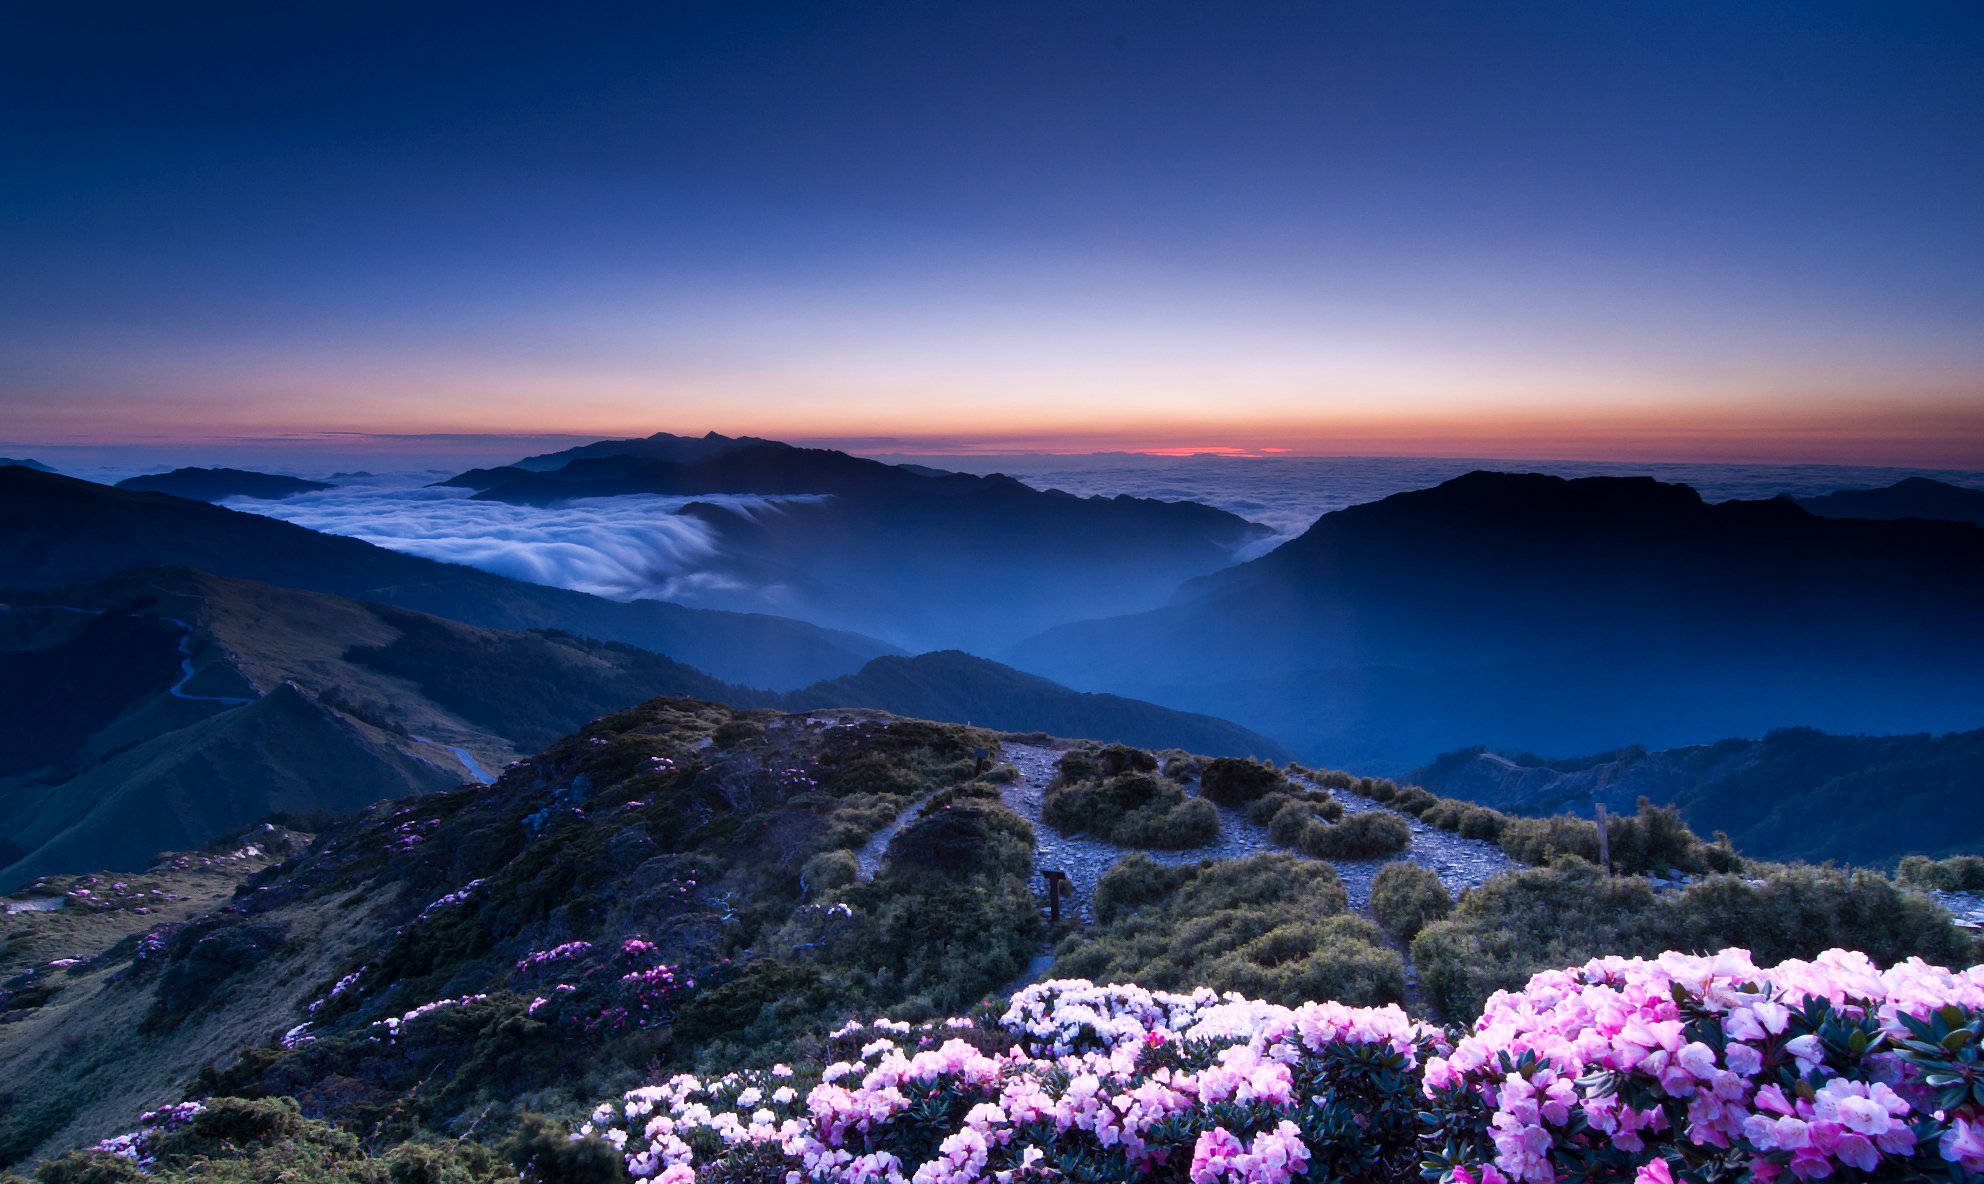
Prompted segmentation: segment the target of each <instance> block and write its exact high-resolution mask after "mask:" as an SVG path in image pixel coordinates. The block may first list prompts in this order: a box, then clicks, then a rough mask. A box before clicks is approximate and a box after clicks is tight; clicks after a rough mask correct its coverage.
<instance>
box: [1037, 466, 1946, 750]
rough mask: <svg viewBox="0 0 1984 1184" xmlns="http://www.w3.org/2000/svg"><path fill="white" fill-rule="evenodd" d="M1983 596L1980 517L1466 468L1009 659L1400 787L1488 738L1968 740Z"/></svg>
mask: <svg viewBox="0 0 1984 1184" xmlns="http://www.w3.org/2000/svg"><path fill="white" fill-rule="evenodd" d="M1876 572H1878V573H1880V575H1879V578H1878V579H1875V578H1869V573H1876ZM1980 584H1984V530H1980V529H1979V528H1978V527H1976V526H1973V525H1970V524H1968V523H1953V522H1921V521H1897V522H1870V521H1861V520H1834V519H1828V518H1821V517H1818V516H1816V515H1813V514H1810V513H1808V512H1806V511H1805V510H1803V509H1801V508H1799V507H1798V506H1797V505H1795V504H1793V503H1791V502H1790V501H1788V500H1782V499H1780V500H1776V501H1769V502H1729V503H1724V504H1721V505H1709V504H1707V503H1704V502H1703V501H1702V500H1701V498H1700V497H1699V496H1698V495H1696V493H1695V492H1694V491H1693V490H1691V489H1689V488H1687V487H1685V486H1679V485H1665V484H1661V483H1659V482H1655V481H1653V480H1651V479H1647V478H1630V479H1628V478H1585V479H1580V480H1575V481H1570V480H1564V479H1561V478H1556V477H1545V476H1538V475H1534V474H1530V475H1522V474H1507V473H1474V474H1470V475H1468V476H1464V477H1460V478H1456V479H1454V480H1452V481H1449V482H1447V483H1445V484H1443V485H1440V486H1438V487H1436V488H1433V489H1427V490H1421V491H1417V492H1412V493H1405V494H1399V495H1396V496H1393V497H1389V498H1386V499H1384V500H1382V501H1378V502H1373V503H1369V504H1366V505H1360V506H1355V507H1351V508H1349V509H1345V510H1341V511H1338V512H1336V513H1333V514H1327V515H1325V516H1323V517H1322V518H1321V519H1319V520H1318V521H1317V523H1316V524H1315V526H1313V527H1312V528H1310V530H1309V531H1308V532H1306V533H1305V534H1303V535H1302V536H1300V537H1299V538H1296V539H1294V540H1292V541H1290V542H1289V543H1287V544H1284V545H1283V546H1282V547H1280V548H1278V549H1277V550H1275V551H1273V552H1271V553H1270V554H1268V555H1266V556H1264V557H1262V558H1260V559H1257V560H1254V561H1253V562H1250V563H1246V564H1242V565H1240V566H1238V567H1235V568H1232V569H1229V570H1227V571H1222V572H1219V573H1216V574H1215V575H1212V576H1209V577H1207V578H1205V579H1203V580H1201V581H1198V582H1196V583H1195V584H1193V585H1190V586H1188V587H1187V588H1186V589H1185V590H1184V592H1182V593H1181V594H1180V596H1179V598H1178V600H1177V602H1176V603H1174V604H1172V605H1169V606H1167V607H1165V608H1163V609H1159V610H1156V611H1154V612H1150V613H1144V614H1139V615H1135V616H1128V617H1118V618H1114V619H1107V620H1099V621H1087V622H1081V623H1077V624H1073V625H1067V626H1062V627H1060V628H1057V629H1053V630H1049V631H1047V632H1045V633H1043V634H1041V635H1040V636H1039V637H1036V638H1034V639H1032V640H1030V641H1028V642H1027V643H1025V644H1023V645H1021V646H1018V647H1016V648H1015V650H1014V651H1013V652H1012V654H1011V655H1010V660H1011V661H1013V662H1014V664H1016V665H1018V666H1020V667H1021V668H1023V669H1026V670H1030V671H1033V672H1035V673H1039V674H1042V675H1045V676H1047V677H1050V678H1054V679H1057V680H1059V681H1062V682H1065V683H1067V684H1068V685H1070V686H1074V687H1078V688H1081V689H1086V690H1108V691H1113V692H1116V693H1119V694H1128V695H1135V696H1137V697H1139V698H1145V699H1149V700H1151V701H1153V702H1157V703H1162V704H1165V705H1166V706H1171V707H1178V708H1181V709H1187V710H1202V711H1214V712H1217V713H1218V714H1220V715H1221V716H1222V717H1224V718H1228V719H1232V720H1234V721H1236V722H1238V723H1241V724H1242V725H1244V726H1247V727H1250V728H1254V729H1256V730H1258V731H1262V732H1265V733H1267V734H1268V735H1271V736H1274V737H1276V738H1277V739H1280V740H1282V741H1283V742H1284V743H1287V744H1290V745H1291V746H1293V747H1294V748H1296V749H1297V750H1298V751H1300V752H1302V753H1304V754H1306V755H1309V756H1312V757H1316V758H1319V759H1323V760H1326V761H1328V762H1330V763H1336V764H1349V765H1354V766H1358V767H1367V768H1377V769H1383V770H1387V771H1391V772H1402V771H1404V770H1405V769H1409V768H1412V767H1414V766H1416V765H1418V764H1421V763H1423V762H1424V761H1425V760H1426V759H1427V757H1428V754H1431V753H1437V752H1442V751H1450V750H1452V749H1455V748H1458V747H1461V746H1464V745H1468V744H1476V743H1485V744H1487V745H1488V746H1489V747H1491V748H1511V749H1521V750H1527V751H1545V752H1548V751H1571V752H1577V751H1585V752H1589V751H1598V750H1604V749H1608V748H1615V747H1618V746H1620V745H1623V744H1630V743H1642V744H1646V745H1648V746H1649V747H1671V746H1675V745H1679V744H1690V743H1699V742H1705V741H1710V740H1714V739H1716V738H1718V737H1721V736H1728V735H1733V734H1745V733H1748V734H1753V735H1760V734H1762V733H1764V732H1766V731H1769V730H1770V729H1772V728H1776V727H1785V726H1814V727H1819V728H1823V729H1826V730H1829V731H1837V732H1870V733H1878V732H1910V731H1919V730H1921V729H1924V728H1928V729H1932V730H1961V729H1965V728H1972V727H1976V726H1977V724H1978V721H1979V720H1980V719H1984V616H1980V609H1979V603H1980V602H1979V601H1978V598H1977V596H1976V589H1977V587H1979V586H1980Z"/></svg>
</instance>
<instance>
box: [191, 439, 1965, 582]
mask: <svg viewBox="0 0 1984 1184" xmlns="http://www.w3.org/2000/svg"><path fill="white" fill-rule="evenodd" d="M880 459H913V460H915V461H916V462H917V463H919V464H924V465H930V466H932V467H940V468H948V469H954V470H958V471H963V472H976V473H990V472H1004V473H1006V474H1008V475H1010V476H1012V477H1015V478H1017V479H1018V480H1021V481H1024V482H1026V483H1027V484H1028V485H1032V486H1034V487H1036V488H1040V489H1062V490H1066V491H1067V492H1069V493H1073V494H1077V495H1080V496H1084V497H1086V496H1091V495H1101V496H1106V497H1113V496H1115V495H1117V494H1123V493H1127V494H1131V495H1133V496H1137V497H1151V498H1162V499H1165V500H1170V501H1199V502H1204V503H1206V504H1208V505H1213V506H1218V507H1219V508H1221V509H1224V510H1227V511H1230V512H1232V513H1235V514H1238V515H1240V516H1241V517H1243V518H1248V519H1251V520H1253V521H1255V522H1260V523H1263V524H1265V525H1267V526H1269V527H1272V528H1273V529H1274V531H1275V534H1274V535H1273V536H1272V537H1270V538H1268V539H1266V540H1263V541H1262V542H1260V543H1258V544H1256V545H1255V546H1253V547H1251V548H1249V550H1248V551H1247V552H1246V553H1244V554H1241V555H1239V556H1236V558H1237V559H1241V560H1245V559H1251V558H1254V557H1255V556H1257V555H1259V554H1262V553H1265V552H1266V551H1268V550H1270V549H1272V548H1273V547H1275V546H1277V545H1279V544H1280V543H1281V542H1283V541H1285V540H1286V539H1289V538H1293V537H1294V536H1295V535H1298V534H1300V533H1302V532H1303V531H1304V530H1306V529H1308V527H1309V526H1310V525H1311V524H1312V523H1314V522H1315V520H1316V519H1317V518H1318V517H1320V516H1321V515H1323V514H1326V513H1329V512H1331V511H1334V510H1340V509H1343V508H1344V507H1345V506H1352V505H1357V504H1359V503H1362V502H1369V501H1376V500H1378V499H1379V498H1383V497H1388V496H1390V495H1391V494H1394V493H1401V492H1404V491H1406V490H1411V489H1424V488H1427V487H1429V486H1433V485H1437V484H1439V483H1440V482H1442V481H1445V480H1448V479H1450V478H1452V477H1457V476H1460V475H1461V474H1463V473H1467V472H1471V471H1473V470H1475V469H1481V468H1493V469H1500V470H1504V471H1519V472H1541V473H1552V474H1555V475H1558V476H1564V477H1582V476H1630V475H1650V476H1653V477H1656V478H1658V479H1660V480H1662V481H1678V482H1683V483H1685V484H1688V485H1692V486H1694V487H1695V488H1696V489H1697V490H1699V491H1701V494H1702V496H1703V497H1705V498H1707V499H1708V500H1710V501H1727V500H1731V499H1735V498H1768V497H1775V496H1777V495H1779V494H1785V493H1789V494H1793V495H1798V496H1808V495H1815V494H1823V493H1830V492H1832V491H1834V490H1839V489H1864V488H1872V487H1878V486H1884V485H1890V484H1892V483H1894V482H1895V481H1898V480H1900V479H1902V478H1903V477H1908V476H1928V477H1934V478H1937V479H1939V480H1945V481H1950V482H1952V483H1954V484H1959V485H1968V486H1978V485H1980V484H1984V480H1980V474H1978V473H1974V472H1957V471H1951V470H1930V469H1894V468H1869V467H1859V466H1847V465H1732V464H1628V463H1613V462H1565V461H1521V462H1515V461H1479V460H1453V459H1439V458H1411V457H1214V456H1192V457H1152V456H1136V455H1091V456H1002V457H925V456H919V457H914V458H894V457H883V458H880ZM440 475H442V474H435V473H427V474H417V475H405V474H402V475H397V476H372V475H370V474H365V475H358V476H354V475H350V474H338V475H337V479H338V480H339V481H340V482H343V483H341V484H340V485H339V486H338V487H337V488H335V489H330V490H325V491H323V492H320V493H309V494H303V495H301V496H298V497H293V498H288V499H286V500H283V501H254V500H248V499H239V500H235V501H232V502H229V503H228V504H229V505H230V506H232V507H233V508H235V509H239V510H249V511H253V512H255V513H258V514H267V515H269V516H271V517H275V518H282V519H285V520H287V521H290V522H294V523H296V524H298V525H299V526H307V527H309V528H311V529H312V530H321V531H325V532H327V533H330V534H341V535H350V536H352V537H355V538H361V539H364V540H365V541H366V542H369V543H375V544H377V545H379V546H382V547H389V548H391V549H393V550H396V551H406V552H410V553H412V554H415V555H421V556H425V557H426V558H429V559H439V560H445V561H447V562H450V563H464V564H467V565H469V566H471V567H478V568H481V569H483V570H485V571H491V572H495V573H497V574H499V575H505V576H510V577H513V578H515V579H520V580H529V581H530V582H532V583H537V584H550V585H554V586H556V587H561V588H571V589H575V590H577V591H581V592H591V593H594V594H596V595H600V596H610V597H613V598H615V599H619V600H628V599H633V598H636V597H656V598H659V599H663V600H671V599H686V598H691V597H692V596H693V595H694V594H699V593H700V594H708V593H710V592H716V591H721V590H723V589H725V588H730V587H735V586H736V584H735V581H736V576H735V575H734V574H733V570H732V569H731V568H730V566H729V565H727V564H726V563H725V562H724V556H723V554H722V544H721V540H720V538H719V537H718V532H716V531H715V530H713V529H711V527H710V526H709V524H708V523H706V522H705V521H703V520H702V519H700V518H697V517H696V516H694V515H685V514H682V513H681V512H680V511H681V509H682V507H683V506H684V505H687V504H688V503H689V502H691V501H694V502H701V503H705V504H712V503H713V504H717V505H722V506H724V507H726V508H728V509H730V510H732V511H733V512H735V513H738V514H740V515H747V516H749V515H757V514H765V513H777V512H778V510H779V507H780V506H781V505H784V504H788V503H791V502H794V501H807V500H813V499H810V498H804V497H799V498H795V497H789V496H781V497H758V496H748V495H734V494H733V495H722V496H702V497H696V498H682V497H658V496H652V495H633V496H626V497H611V498H585V499H580V500H575V501H571V502H565V503H562V504H559V505H553V506H512V505H505V504H503V503H501V502H482V501H473V500H470V497H469V491H468V490H464V489H450V488H442V487H436V486H431V485H427V484H424V482H428V481H432V480H434V479H435V477H436V476H440ZM755 591H756V592H757V593H758V594H759V596H760V597H763V596H765V595H768V594H772V593H775V592H776V590H775V589H755ZM703 603H707V601H703Z"/></svg>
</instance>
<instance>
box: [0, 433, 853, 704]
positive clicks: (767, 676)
mask: <svg viewBox="0 0 1984 1184" xmlns="http://www.w3.org/2000/svg"><path fill="white" fill-rule="evenodd" d="M154 566H185V567H194V568H199V569H201V570H204V571H210V572H213V573H215V574H217V575H223V576H232V577H236V578H240V579H248V580H256V581H260V582H262V583H266V584H275V585H278V586H281V587H290V588H302V589H307V590H310V591H315V592H327V593H330V594H332V595H337V596H344V597H349V598H352V599H356V600H365V601H371V602H378V603H385V604H393V605H398V606H400V607H402V608H410V609H415V610H418V611H421V612H427V613H433V614H435V615H437V616H443V617H448V618H451V619H453V620H457V621H463V622H466V623H468V624H472V625H480V626H484V627H487V628H493V629H509V630H527V629H560V630H564V631H565V632H568V633H572V634H576V635H578V636H581V637H592V638H597V639H600V640H603V641H620V642H625V643H627V644H629V645H635V646H639V647H641V648H643V649H647V650H652V651H654V652H656V653H665V654H668V655H669V656H671V657H673V658H675V659H677V660H678V661H682V662H686V663H688V664H689V665H692V666H695V667H697V668H698V669H701V670H706V671H709V672H711V673H712V674H714V675H715V676H716V677H718V678H722V679H725V680H727V681H732V682H739V683H747V684H751V685H757V686H766V687H771V688H773V689H786V688H792V687H799V686H804V685H806V684H808V683H811V682H816V681H818V680H819V679H822V678H831V677H834V676H836V675H839V674H844V673H847V672H849V671H852V670H855V669H858V668H859V667H860V666H861V664H862V663H864V662H866V661H867V660H868V659H870V658H874V657H879V656H880V655H882V654H884V653H887V652H889V647H888V646H885V645H883V644H882V643H880V642H877V641H874V640H872V639H870V638H865V637H860V636H856V635H854V634H849V633H836V632H832V631H828V630H822V629H819V628H817V627H815V626H812V625H808V624H805V623H803V622H799V621H792V620H786V619H783V618H779V617H774V616H769V615H765V614H757V613H738V612H722V611H715V610H703V609H694V608H687V607H684V606H681V605H676V604H666V603H663V602H660V601H654V600H638V601H634V602H631V603H621V602H619V601H613V600H606V599H603V598H601V597H597V596H589V595H586V594H584V593H581V592H568V591H565V590H563V589H560V588H548V587H544V586H542V585H538V584H527V583H523V582H521V581H518V580H511V579H506V578H504V577H502V576H497V575H491V574H489V573H487V572H482V571H477V570H475V569H474V568H469V567H461V566H458V565H455V564H449V563H436V562H434V561H432V560H428V559H420V558H417V557H415V556H411V555H402V554H399V553H397V552H393V551H388V550H386V549H384V548H382V547H375V546H372V545H371V544H369V543H364V542H360V541H358V540H356V539H348V538H340V537H336V536H332V535H325V534H319V533H316V532H314V531H310V530H306V529H304V528H302V527H299V526H293V525H290V524H289V523H286V522H279V521H276V520H274V519H271V518H264V517H261V516H259V515H255V514H243V513H237V512H235V511H233V510H228V509H225V508H223V507H219V506H210V505H207V504H205V503H202V502H195V501H188V500H185V499H182V498H175V497H170V496H167V495H164V494H147V493H132V492H129V491H126V490H118V489H113V488H111V487H109V486H104V485H95V484H91V483H90V482H86V481H77V480H74V479H72V478H67V477H60V476H55V475H52V474H45V473H36V472H33V471H30V470H28V469H23V468H5V469H0V584H4V585H7V586H12V587H23V588H44V589H45V588H59V587H66V586H70V585H75V584H85V583H91V582H94V581H96V580H100V579H103V578H104V577H106V576H109V575H112V574H114V573H116V572H120V571H125V570H128V569H130V568H134V567H154Z"/></svg>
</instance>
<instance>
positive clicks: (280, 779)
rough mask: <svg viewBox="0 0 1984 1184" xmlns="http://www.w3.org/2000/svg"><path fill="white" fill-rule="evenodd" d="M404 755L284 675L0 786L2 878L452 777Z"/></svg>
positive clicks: (362, 801)
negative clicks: (141, 737)
mask: <svg viewBox="0 0 1984 1184" xmlns="http://www.w3.org/2000/svg"><path fill="white" fill-rule="evenodd" d="M437 757H438V758H439V759H437V760H436V761H427V760H422V759H420V758H418V757H415V756H412V755H410V754H409V753H407V752H406V751H404V750H403V749H402V748H401V747H399V746H397V745H395V744H393V743H391V737H388V736H384V735H381V734H380V733H379V732H378V730H377V729H374V728H370V727H368V726H367V725H364V724H362V723H360V722H358V721H357V720H354V719H352V718H351V717H349V716H347V715H344V714H343V713H340V712H338V711H336V710H334V709H332V708H329V707H326V706H324V705H323V704H322V703H321V702H319V701H318V700H316V699H314V698H312V697H311V696H310V695H309V694H308V693H306V692H305V691H303V690H302V689H301V688H299V687H296V686H294V685H292V684H285V685H283V686H281V687H278V688H276V689H275V690H273V691H271V692H269V693H268V694H266V695H263V696H261V697H260V698H258V699H256V700H255V701H254V702H252V703H249V704H245V705H243V706H241V707H239V708H236V709H234V710H230V711H223V712H220V713H218V714H216V715H213V716H211V717H209V718H207V719H204V720H201V721H199V722H197V723H194V724H191V725H188V726H187V727H185V728H181V729H176V730H174V731H171V732H168V733H165V734H163V735H159V736H156V737H153V738H152V739H150V740H147V741H145V742H143V743H141V744H138V745H136V746H135V747H132V748H128V749H125V750H124V751H122V752H119V753H117V754H116V755H115V756H112V757H110V758H109V759H108V760H105V761H104V762H102V763H101V764H98V765H95V766H93V767H91V768H89V769H86V770H85V771H83V772H82V773H80V774H78V775H77V776H75V777H73V778H70V779H69V780H67V781H64V782H61V783H60V784H56V785H44V786H30V787H24V788H22V789H19V790H16V791H14V792H13V793H10V794H9V795H8V800H7V803H6V805H7V810H6V817H5V819H4V821H0V828H4V833H6V834H7V835H8V836H9V839H10V841H11V842H12V843H13V844H14V845H16V846H17V847H19V848H21V849H22V850H23V851H24V854H23V855H22V856H21V857H20V858H19V859H17V860H15V861H13V862H12V863H9V864H7V865H6V866H4V867H0V885H7V886H12V885H15V884H18V883H21V882H23V881H26V880H30V879H33V878H35V877H37V876H42V875H47V874H50V873H53V872H62V871H75V870H77V869H79V868H103V869H109V870H133V869H137V868H143V867H146V866H148V865H149V864H150V863H151V862H152V860H153V859H154V858H156V857H157V855H158V853H159V852H160V851H163V850H179V849H184V848H188V847H197V846H201V845H204V844H205V843H207V842H209V841H210V840H212V839H213V837H214V836H215V835H218V834H221V833H223V832H225V831H227V830H229V829H232V828H234V827H237V826H240V825H241V824H242V823H243V822H245V821H248V820H251V819H255V818H260V817H262V816H263V815H266V814H271V813H282V812H293V813H299V814H308V813H313V812H319V811H326V810H328V811H332V812H336V813H345V812H349V811H352V810H356V809H358V808H360V807H362V806H365V805H368V804H370V803H372V802H375V801H377V800H379V798H381V797H384V796H399V795H403V794H406V793H408V792H415V793H431V792H434V791H437V790H441V789H447V788H450V787H452V786H455V785H458V784H460V783H461V780H462V777H461V774H460V773H459V772H457V771H456V769H455V768H454V767H453V762H451V761H448V762H446V763H445V764H443V763H442V762H444V761H446V758H445V756H440V754H437Z"/></svg>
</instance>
